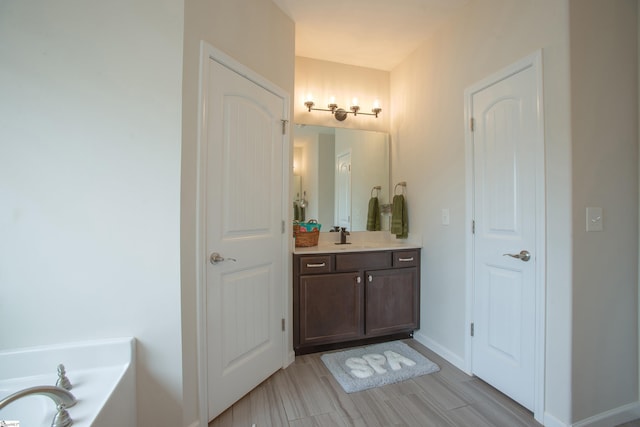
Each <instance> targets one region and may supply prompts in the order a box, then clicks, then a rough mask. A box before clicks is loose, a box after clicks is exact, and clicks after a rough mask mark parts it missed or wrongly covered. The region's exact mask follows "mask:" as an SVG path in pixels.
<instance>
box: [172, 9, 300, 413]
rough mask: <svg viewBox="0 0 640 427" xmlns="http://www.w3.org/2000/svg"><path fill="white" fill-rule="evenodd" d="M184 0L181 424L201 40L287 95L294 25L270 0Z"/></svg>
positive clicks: (192, 336)
mask: <svg viewBox="0 0 640 427" xmlns="http://www.w3.org/2000/svg"><path fill="white" fill-rule="evenodd" d="M185 3H186V4H185V11H184V14H185V25H184V27H185V32H184V71H183V72H184V81H183V87H182V89H183V94H182V100H183V110H182V121H183V133H182V138H183V140H182V188H181V192H182V193H181V199H182V200H181V210H180V213H181V257H182V260H181V261H182V264H181V268H182V270H181V276H182V331H183V343H182V352H183V359H184V364H183V366H184V369H183V375H184V378H183V382H184V402H185V404H184V416H183V418H184V425H190V424H192V423H193V422H194V421H196V420H197V417H198V393H197V372H196V366H197V363H196V362H197V360H196V342H197V341H196V287H195V277H196V271H195V256H196V254H195V251H194V250H195V235H194V233H195V194H196V148H197V147H196V143H197V130H198V129H197V111H198V73H199V64H200V40H205V41H207V42H208V43H210V44H211V45H213V46H214V47H215V48H217V49H219V50H221V51H223V52H225V53H226V54H228V55H229V56H231V57H232V58H234V59H235V60H237V61H238V62H240V63H242V64H243V65H245V66H247V67H249V68H251V69H252V70H253V71H255V72H257V73H258V74H260V75H262V76H263V77H264V78H266V79H267V80H270V81H271V82H272V83H274V84H276V85H278V86H279V87H281V88H283V89H284V90H285V91H287V92H288V93H290V94H291V95H292V94H293V76H294V25H293V22H292V21H291V20H290V19H289V18H288V17H287V16H286V15H285V14H284V13H283V12H282V11H281V10H280V9H279V8H277V7H276V6H275V5H274V4H273V3H272V2H270V1H264V0H234V1H227V0H193V1H191V0H190V1H188V2H185ZM290 345H291V344H290Z"/></svg>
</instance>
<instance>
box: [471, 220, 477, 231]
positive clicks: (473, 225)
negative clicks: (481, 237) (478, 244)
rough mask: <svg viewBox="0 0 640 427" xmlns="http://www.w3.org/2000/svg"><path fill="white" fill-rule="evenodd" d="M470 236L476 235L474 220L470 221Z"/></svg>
mask: <svg viewBox="0 0 640 427" xmlns="http://www.w3.org/2000/svg"><path fill="white" fill-rule="evenodd" d="M471 234H476V220H475V219H472V220H471Z"/></svg>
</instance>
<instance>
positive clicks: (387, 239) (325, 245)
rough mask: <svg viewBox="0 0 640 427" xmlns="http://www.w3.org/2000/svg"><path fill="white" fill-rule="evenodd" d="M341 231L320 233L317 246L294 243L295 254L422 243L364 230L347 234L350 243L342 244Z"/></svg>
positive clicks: (395, 247) (371, 248) (406, 245)
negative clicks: (296, 244)
mask: <svg viewBox="0 0 640 427" xmlns="http://www.w3.org/2000/svg"><path fill="white" fill-rule="evenodd" d="M339 242H340V233H328V232H327V233H320V238H319V241H318V245H317V246H311V247H308V248H296V247H295V245H294V251H293V253H294V254H320V253H339V252H367V251H384V250H400V249H417V248H420V247H422V245H420V244H417V243H414V242H409V241H407V240H406V239H396V237H395V236H394V235H392V234H389V233H388V232H380V231H376V232H372V231H362V232H353V233H351V235H349V236H347V242H348V244H344V245H341V244H339Z"/></svg>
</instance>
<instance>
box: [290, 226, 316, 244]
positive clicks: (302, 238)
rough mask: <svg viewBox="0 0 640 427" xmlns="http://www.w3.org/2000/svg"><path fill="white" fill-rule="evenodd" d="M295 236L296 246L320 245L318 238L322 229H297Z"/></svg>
mask: <svg viewBox="0 0 640 427" xmlns="http://www.w3.org/2000/svg"><path fill="white" fill-rule="evenodd" d="M293 236H294V237H295V239H296V248H308V247H311V246H318V238H319V237H320V230H318V229H315V230H313V231H306V232H300V231H299V230H295V226H294V233H293Z"/></svg>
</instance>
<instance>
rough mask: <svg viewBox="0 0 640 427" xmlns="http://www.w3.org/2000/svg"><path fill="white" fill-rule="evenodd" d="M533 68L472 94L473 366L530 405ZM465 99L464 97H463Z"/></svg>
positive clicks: (535, 127)
mask: <svg viewBox="0 0 640 427" xmlns="http://www.w3.org/2000/svg"><path fill="white" fill-rule="evenodd" d="M537 82H538V78H537V72H536V69H535V68H533V67H525V68H524V69H521V70H518V71H517V72H514V73H512V74H507V75H504V76H500V77H498V78H497V80H494V81H491V82H489V83H488V84H487V85H486V86H485V87H482V88H480V89H478V90H476V91H474V92H473V93H471V95H470V102H471V117H472V124H471V126H472V129H473V131H472V139H473V181H474V182H473V191H474V196H473V198H474V200H473V202H474V203H473V209H474V212H473V215H474V220H475V234H474V239H473V240H474V242H473V244H474V246H473V286H474V292H473V314H472V316H473V324H472V329H473V331H472V335H473V338H472V341H471V342H472V371H473V374H474V375H476V376H478V377H480V378H482V379H483V380H485V381H486V382H488V383H489V384H492V385H493V386H494V387H496V388H497V389H499V390H500V391H502V392H503V393H505V394H506V395H508V396H510V397H511V398H513V399H514V400H516V401H517V402H519V403H520V404H522V405H523V406H525V407H526V408H529V409H531V410H533V409H534V401H535V397H534V391H535V355H536V351H535V350H536V340H535V337H536V255H537V251H536V215H537V209H536V185H537V181H536V159H537V158H538V157H537V148H536V146H537V144H539V143H540V135H539V132H540V126H539V124H540V120H541V118H540V116H539V115H540V114H539V109H538V101H539V99H538V87H537V85H538V83H537ZM468 102H469V101H468Z"/></svg>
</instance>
